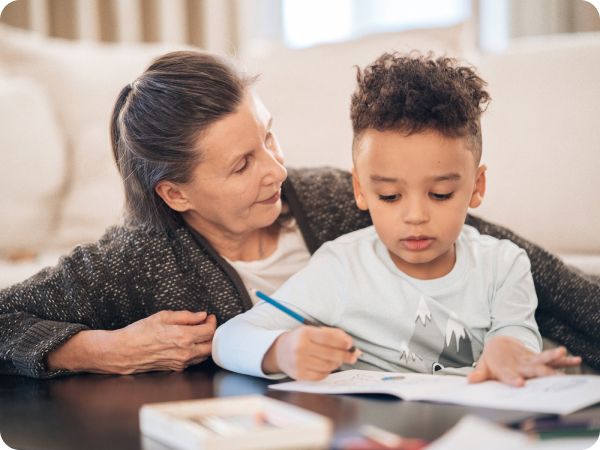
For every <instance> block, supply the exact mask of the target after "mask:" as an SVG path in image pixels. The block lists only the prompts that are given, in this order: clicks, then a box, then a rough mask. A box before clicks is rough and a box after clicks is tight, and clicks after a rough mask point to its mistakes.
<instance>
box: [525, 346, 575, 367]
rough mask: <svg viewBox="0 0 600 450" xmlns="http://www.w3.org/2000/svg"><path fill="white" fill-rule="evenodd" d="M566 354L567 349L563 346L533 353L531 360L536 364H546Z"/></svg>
mask: <svg viewBox="0 0 600 450" xmlns="http://www.w3.org/2000/svg"><path fill="white" fill-rule="evenodd" d="M566 355H567V349H566V348H564V347H557V348H553V349H552V350H545V351H543V352H542V353H540V354H538V355H535V356H534V357H533V360H534V362H535V363H538V364H548V363H549V362H551V361H554V360H558V359H561V358H564V357H565V356H566Z"/></svg>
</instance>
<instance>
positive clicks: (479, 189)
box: [469, 164, 487, 208]
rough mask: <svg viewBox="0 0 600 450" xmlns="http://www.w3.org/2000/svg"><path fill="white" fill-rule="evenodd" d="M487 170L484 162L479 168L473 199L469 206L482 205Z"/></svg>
mask: <svg viewBox="0 0 600 450" xmlns="http://www.w3.org/2000/svg"><path fill="white" fill-rule="evenodd" d="M486 171H487V167H486V166H485V164H482V165H481V166H479V168H478V169H477V175H476V176H475V186H474V188H473V194H471V201H470V202H469V207H471V208H477V207H478V206H479V205H481V202H482V201H483V196H484V195H485V181H486V178H485V172H486Z"/></svg>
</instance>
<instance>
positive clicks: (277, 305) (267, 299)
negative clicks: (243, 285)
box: [256, 291, 356, 353]
mask: <svg viewBox="0 0 600 450" xmlns="http://www.w3.org/2000/svg"><path fill="white" fill-rule="evenodd" d="M256 296H257V297H258V298H260V299H261V300H264V301H265V302H267V303H268V304H270V305H271V306H274V307H275V308H277V309H278V310H279V311H281V312H284V313H285V314H287V315H288V316H290V317H291V318H293V319H296V320H297V321H298V322H300V323H301V324H303V325H310V326H313V327H319V326H321V325H319V324H318V323H315V322H313V321H311V320H308V319H307V318H305V317H302V316H301V315H300V314H298V313H297V312H295V311H292V310H291V309H290V308H288V307H287V306H285V305H282V304H281V303H279V302H278V301H277V300H275V299H274V298H273V297H269V296H268V295H267V294H265V293H264V292H261V291H256ZM355 350H356V347H355V346H354V345H353V346H352V347H350V348H349V349H348V351H349V352H350V353H353V352H354V351H355Z"/></svg>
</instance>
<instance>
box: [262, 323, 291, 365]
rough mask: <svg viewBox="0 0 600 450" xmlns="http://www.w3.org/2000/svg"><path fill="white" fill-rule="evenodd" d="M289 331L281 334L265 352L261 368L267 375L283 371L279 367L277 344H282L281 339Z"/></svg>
mask: <svg viewBox="0 0 600 450" xmlns="http://www.w3.org/2000/svg"><path fill="white" fill-rule="evenodd" d="M288 333H289V332H285V333H283V334H281V335H279V336H278V337H277V339H275V340H274V341H273V344H271V346H270V347H269V349H268V350H267V352H266V353H265V356H264V357H263V360H262V364H261V370H262V371H263V373H264V374H265V375H272V374H274V373H281V372H283V371H282V370H281V368H280V367H279V363H278V361H277V346H278V345H279V344H280V339H281V338H282V337H283V336H285V335H286V334H288Z"/></svg>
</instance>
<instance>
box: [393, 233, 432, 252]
mask: <svg viewBox="0 0 600 450" xmlns="http://www.w3.org/2000/svg"><path fill="white" fill-rule="evenodd" d="M400 242H401V243H402V245H403V246H404V248H405V249H407V250H411V251H419V250H426V249H428V248H429V247H430V246H431V244H433V238H432V237H429V236H409V237H407V238H404V239H400Z"/></svg>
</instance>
